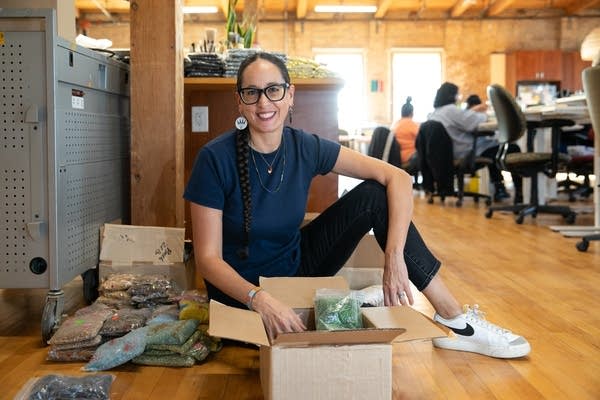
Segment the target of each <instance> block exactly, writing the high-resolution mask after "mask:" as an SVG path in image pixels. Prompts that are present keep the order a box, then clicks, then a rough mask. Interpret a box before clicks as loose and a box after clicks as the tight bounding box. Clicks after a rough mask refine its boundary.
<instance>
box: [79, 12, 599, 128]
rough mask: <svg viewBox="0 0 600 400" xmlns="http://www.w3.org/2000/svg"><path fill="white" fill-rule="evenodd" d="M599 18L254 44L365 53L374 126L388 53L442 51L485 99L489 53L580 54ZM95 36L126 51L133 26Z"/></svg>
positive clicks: (334, 31) (276, 30)
mask: <svg viewBox="0 0 600 400" xmlns="http://www.w3.org/2000/svg"><path fill="white" fill-rule="evenodd" d="M598 25H600V18H552V19H519V20H513V19H501V20H464V21H453V20H448V21H446V20H435V21H327V22H323V21H320V22H315V21H313V22H287V23H285V22H261V23H260V24H259V27H258V31H257V41H258V43H259V45H260V46H261V47H262V48H263V49H265V50H273V51H283V52H285V53H286V54H290V55H296V56H304V57H313V53H312V49H313V48H327V47H329V48H331V47H338V48H344V47H346V48H362V49H364V50H365V54H366V57H367V62H366V77H367V80H366V82H365V91H366V93H367V96H368V99H367V102H368V104H369V116H370V118H371V120H372V121H374V122H377V123H381V124H389V123H390V121H389V120H390V118H391V105H390V102H391V93H390V85H389V81H390V71H389V66H390V64H391V61H390V50H391V49H394V48H400V47H402V48H406V47H417V48H423V47H437V48H443V49H444V53H445V72H444V73H445V77H444V78H445V80H448V81H451V82H454V83H456V84H457V85H458V86H459V87H460V88H461V91H462V92H463V93H479V94H480V95H484V94H485V89H486V87H487V85H488V84H489V83H490V82H489V77H490V54H492V53H503V52H508V51H511V50H550V49H556V48H560V49H562V50H578V49H579V46H580V45H581V42H582V41H583V39H584V37H585V35H587V33H588V32H590V31H591V30H592V29H593V28H595V27H597V26H598ZM205 28H216V29H217V38H222V37H224V35H225V32H224V31H225V26H224V24H198V23H196V24H191V23H186V24H185V26H184V40H183V43H184V45H185V46H187V47H189V46H190V44H191V43H192V42H193V41H195V42H198V41H201V40H202V38H203V37H204V29H205ZM87 33H88V35H89V36H91V37H94V38H110V39H111V40H112V41H113V45H114V47H129V25H127V24H104V25H94V26H92V27H90V28H89V30H88V32H87ZM371 79H381V80H383V81H384V91H383V92H378V93H371V92H370V91H369V90H368V89H369V88H368V86H367V85H368V84H369V82H370V80H371Z"/></svg>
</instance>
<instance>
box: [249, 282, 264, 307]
mask: <svg viewBox="0 0 600 400" xmlns="http://www.w3.org/2000/svg"><path fill="white" fill-rule="evenodd" d="M261 290H263V289H262V288H261V287H260V286H256V287H254V288H252V289H250V290H249V291H248V302H247V303H246V307H248V309H249V310H251V311H254V308H253V307H252V303H254V298H255V297H256V295H257V294H258V292H260V291H261Z"/></svg>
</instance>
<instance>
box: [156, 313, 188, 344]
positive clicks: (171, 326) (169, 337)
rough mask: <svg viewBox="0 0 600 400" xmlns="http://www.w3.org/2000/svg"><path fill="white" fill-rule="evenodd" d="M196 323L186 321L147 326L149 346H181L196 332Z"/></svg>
mask: <svg viewBox="0 0 600 400" xmlns="http://www.w3.org/2000/svg"><path fill="white" fill-rule="evenodd" d="M197 327H198V321H197V320H195V319H187V320H182V321H174V322H165V323H162V324H152V325H148V326H147V328H148V338H147V343H148V344H149V345H156V344H179V345H180V344H183V343H185V342H186V341H187V340H188V339H189V338H190V336H192V334H193V333H194V331H196V328H197Z"/></svg>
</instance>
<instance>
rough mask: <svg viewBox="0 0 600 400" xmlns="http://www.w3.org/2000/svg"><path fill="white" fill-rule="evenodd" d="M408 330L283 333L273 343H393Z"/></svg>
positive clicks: (304, 344) (295, 345) (282, 344)
mask: <svg viewBox="0 0 600 400" xmlns="http://www.w3.org/2000/svg"><path fill="white" fill-rule="evenodd" d="M405 331H406V329H403V328H394V329H360V330H344V331H331V332H330V331H306V332H300V333H281V334H279V335H278V336H277V337H276V338H275V340H274V341H273V346H276V345H277V346H294V347H298V346H308V345H315V344H318V345H350V344H374V343H391V342H392V341H393V340H394V339H395V338H396V337H398V336H399V335H402V334H403V333H404V332H405Z"/></svg>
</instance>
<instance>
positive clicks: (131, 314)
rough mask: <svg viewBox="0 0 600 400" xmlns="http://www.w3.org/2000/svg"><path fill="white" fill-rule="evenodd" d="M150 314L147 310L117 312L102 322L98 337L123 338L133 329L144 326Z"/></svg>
mask: <svg viewBox="0 0 600 400" xmlns="http://www.w3.org/2000/svg"><path fill="white" fill-rule="evenodd" d="M150 314H151V311H150V310H149V309H147V308H146V309H124V310H118V311H116V312H115V313H114V314H113V315H111V316H110V317H109V318H107V319H106V321H104V325H102V328H101V329H100V335H102V336H123V335H124V334H126V333H127V332H130V331H132V330H133V329H137V328H140V327H142V326H144V324H145V323H146V320H147V319H148V317H149V316H150Z"/></svg>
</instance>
